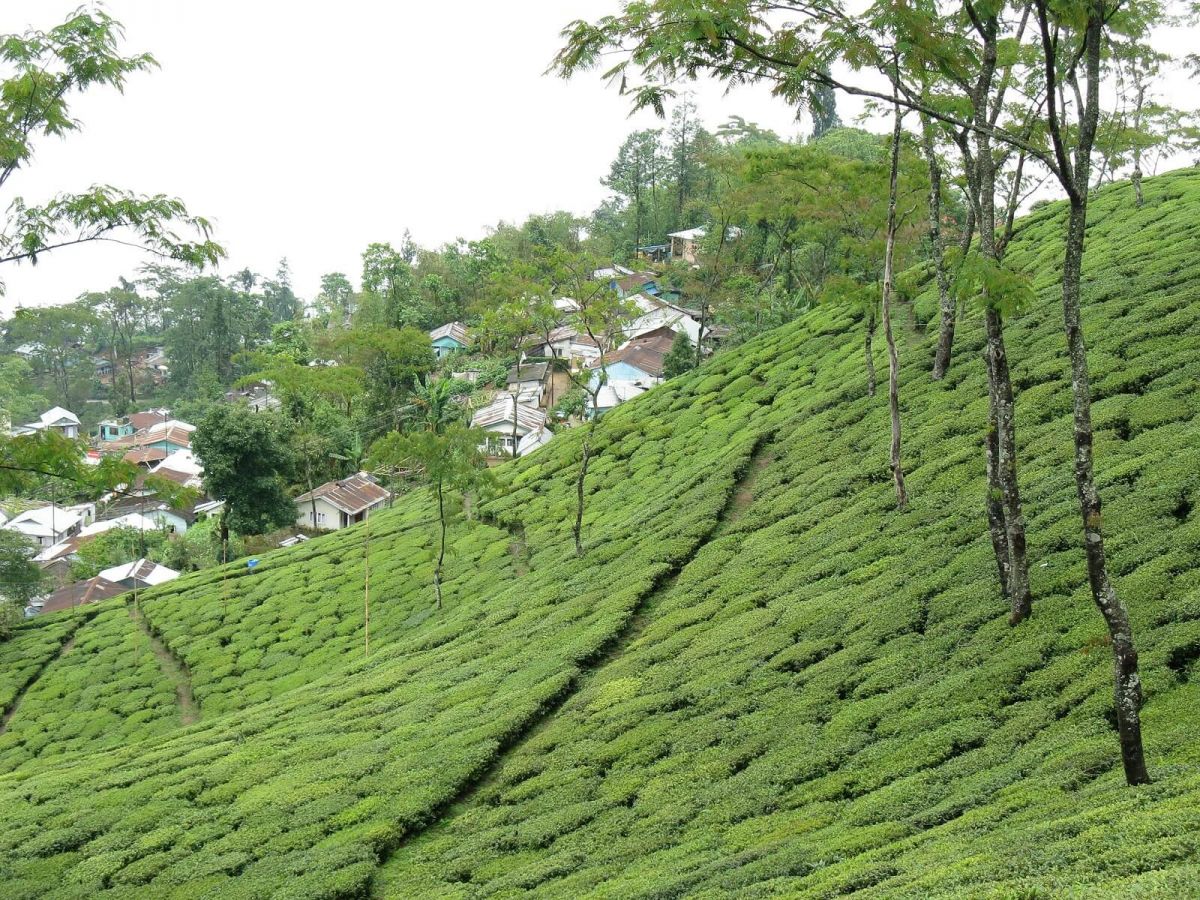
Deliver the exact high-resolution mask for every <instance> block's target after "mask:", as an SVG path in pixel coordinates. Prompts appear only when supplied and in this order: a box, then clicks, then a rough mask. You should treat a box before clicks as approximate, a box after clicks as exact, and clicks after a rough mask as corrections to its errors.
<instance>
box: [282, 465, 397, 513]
mask: <svg viewBox="0 0 1200 900" xmlns="http://www.w3.org/2000/svg"><path fill="white" fill-rule="evenodd" d="M390 496H391V492H389V491H387V490H385V489H384V488H381V487H380V486H379V485H377V484H376V483H375V482H374V481H372V480H371V479H370V478H369V477H368V476H367V475H366V474H365V473H363V472H359V473H358V474H357V475H351V476H350V477H349V478H343V479H342V480H341V481H328V482H326V483H325V484H323V485H321V486H320V487H317V488H313V489H312V490H311V491H307V492H305V493H303V494H301V495H300V496H299V497H297V498H296V502H297V503H307V502H310V501H312V500H314V499H316V500H324V501H325V502H326V503H329V504H330V505H331V506H333V507H335V508H336V509H340V510H341V511H342V512H344V513H346V514H348V515H357V514H358V513H360V512H362V511H363V510H364V509H367V508H368V507H371V506H375V505H376V504H378V503H380V502H382V501H384V500H386V499H387V498H388V497H390Z"/></svg>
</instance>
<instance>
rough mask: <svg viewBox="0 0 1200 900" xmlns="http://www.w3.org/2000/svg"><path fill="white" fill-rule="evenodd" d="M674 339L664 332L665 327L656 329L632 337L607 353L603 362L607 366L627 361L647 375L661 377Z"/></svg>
mask: <svg viewBox="0 0 1200 900" xmlns="http://www.w3.org/2000/svg"><path fill="white" fill-rule="evenodd" d="M674 341H675V336H674V335H672V334H668V333H666V330H665V329H656V330H655V331H652V332H650V333H649V334H647V335H644V336H642V337H637V338H634V339H633V340H632V341H630V342H629V343H628V344H626V345H625V346H624V347H622V348H621V349H620V350H615V351H613V352H612V353H610V354H608V356H607V357H606V358H605V360H604V362H605V365H609V366H611V365H613V364H614V363H619V362H623V363H627V364H628V365H631V366H633V367H634V368H635V369H637V370H639V371H641V372H645V373H646V374H647V375H652V376H654V377H655V378H661V377H662V374H663V364H664V363H665V362H666V358H667V354H668V353H670V352H671V344H673V343H674ZM597 367H598V366H597Z"/></svg>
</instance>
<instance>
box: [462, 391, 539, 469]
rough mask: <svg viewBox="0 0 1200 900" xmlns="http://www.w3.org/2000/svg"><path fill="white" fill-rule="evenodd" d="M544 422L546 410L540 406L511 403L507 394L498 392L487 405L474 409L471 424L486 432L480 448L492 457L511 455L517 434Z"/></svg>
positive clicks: (520, 436) (528, 431) (521, 435)
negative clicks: (542, 409) (543, 410)
mask: <svg viewBox="0 0 1200 900" xmlns="http://www.w3.org/2000/svg"><path fill="white" fill-rule="evenodd" d="M545 425H546V414H545V413H544V412H542V411H541V410H540V409H536V408H535V407H532V406H526V405H524V404H522V403H515V404H514V403H513V398H512V397H511V396H509V395H508V394H500V395H498V396H497V397H496V399H494V400H493V401H492V402H491V403H489V404H488V405H487V406H484V407H480V408H479V409H477V410H475V414H474V415H473V416H472V417H471V427H472V428H481V429H483V430H484V431H485V432H486V433H487V437H486V440H485V442H484V443H483V444H481V445H480V448H479V449H480V450H482V451H483V452H484V453H486V454H487V455H488V456H492V457H506V456H509V457H510V456H512V455H513V447H514V434H515V435H516V437H515V446H517V447H518V449H519V447H520V443H521V438H523V437H525V435H527V434H529V433H530V432H533V431H537V430H538V429H539V428H543V427H545Z"/></svg>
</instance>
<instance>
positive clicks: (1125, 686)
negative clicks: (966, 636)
mask: <svg viewBox="0 0 1200 900" xmlns="http://www.w3.org/2000/svg"><path fill="white" fill-rule="evenodd" d="M1086 222H1087V192H1086V190H1085V191H1082V192H1081V193H1080V195H1079V200H1078V202H1076V203H1073V204H1072V205H1071V214H1070V220H1069V224H1068V226H1067V247H1066V259H1065V262H1064V264H1063V322H1064V324H1065V328H1066V334H1067V351H1068V353H1069V354H1070V357H1071V389H1072V392H1073V394H1074V400H1075V402H1074V416H1073V421H1074V432H1075V487H1076V491H1077V493H1078V495H1079V510H1080V513H1081V515H1082V518H1083V545H1084V550H1085V554H1086V556H1087V573H1088V584H1089V585H1090V586H1091V589H1092V598H1093V600H1094V601H1095V603H1096V607H1097V608H1098V609H1099V610H1100V615H1102V616H1103V617H1104V623H1105V625H1107V626H1108V633H1109V636H1110V637H1111V638H1112V648H1113V675H1114V694H1115V703H1116V712H1117V732H1118V734H1119V736H1120V741H1121V758H1122V760H1123V762H1124V766H1125V780H1126V781H1127V782H1128V783H1129V784H1148V783H1149V781H1150V775H1149V773H1148V772H1147V771H1146V758H1145V753H1144V751H1143V750H1142V725H1141V707H1142V682H1141V678H1140V676H1139V675H1138V656H1137V650H1136V649H1135V648H1134V643H1133V629H1132V627H1131V626H1130V623H1129V613H1128V611H1127V610H1126V609H1125V604H1123V603H1122V602H1121V600H1120V598H1118V597H1117V592H1116V589H1115V588H1114V587H1113V584H1112V580H1111V579H1110V578H1109V575H1108V563H1107V560H1106V558H1105V552H1104V532H1103V522H1104V520H1103V518H1102V515H1101V509H1100V506H1101V504H1100V493H1099V491H1097V489H1096V481H1095V478H1094V475H1093V456H1092V401H1091V387H1090V382H1089V378H1088V365H1087V347H1086V346H1085V344H1084V339H1083V327H1082V324H1081V322H1080V310H1079V292H1080V275H1081V270H1082V263H1083V239H1084V227H1085V225H1086Z"/></svg>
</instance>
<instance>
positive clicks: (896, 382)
mask: <svg viewBox="0 0 1200 900" xmlns="http://www.w3.org/2000/svg"><path fill="white" fill-rule="evenodd" d="M893 109H894V116H895V124H894V125H893V127H892V171H891V180H890V182H889V186H888V215H887V243H886V246H885V249H884V254H883V313H882V315H883V337H884V340H885V341H887V350H888V410H889V411H890V413H891V419H892V445H891V463H892V480H893V481H894V482H895V485H896V508H897V509H901V510H903V509H904V508H905V507H907V506H908V489H907V488H906V487H905V486H904V467H903V465H902V464H901V462H900V356H899V354H898V353H897V352H896V340H895V336H894V335H893V334H892V279H893V273H892V269H893V266H894V262H895V255H896V193H897V186H898V181H899V176H900V119H901V114H900V104H899V103H894V104H893Z"/></svg>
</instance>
